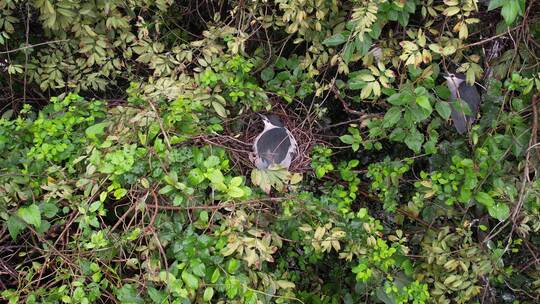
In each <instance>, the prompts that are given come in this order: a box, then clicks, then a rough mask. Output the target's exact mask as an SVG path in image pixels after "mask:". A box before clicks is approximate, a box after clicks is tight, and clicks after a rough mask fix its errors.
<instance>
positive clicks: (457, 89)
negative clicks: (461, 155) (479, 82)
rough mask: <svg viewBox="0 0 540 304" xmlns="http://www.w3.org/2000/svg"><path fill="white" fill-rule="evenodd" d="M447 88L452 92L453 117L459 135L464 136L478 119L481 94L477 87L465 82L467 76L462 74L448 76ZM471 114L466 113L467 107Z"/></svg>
mask: <svg viewBox="0 0 540 304" xmlns="http://www.w3.org/2000/svg"><path fill="white" fill-rule="evenodd" d="M444 78H445V79H446V86H447V87H448V89H449V90H450V102H451V105H450V106H451V109H452V112H451V117H452V121H453V122H454V126H455V127H456V130H457V131H458V133H460V134H463V133H465V132H467V130H469V128H470V126H471V125H472V123H473V122H474V120H475V119H476V114H477V113H478V109H479V107H480V100H481V99H480V93H479V92H478V90H477V89H476V87H474V86H471V85H468V84H467V83H466V81H465V75H463V74H461V73H456V74H452V73H449V74H446V75H444ZM464 103H465V104H466V105H467V107H468V108H469V109H470V113H466V112H468V111H466V110H465V109H466V107H465V104H464Z"/></svg>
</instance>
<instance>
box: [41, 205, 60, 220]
mask: <svg viewBox="0 0 540 304" xmlns="http://www.w3.org/2000/svg"><path fill="white" fill-rule="evenodd" d="M39 209H40V210H41V213H42V215H43V217H45V218H51V217H53V216H55V215H56V213H58V207H57V206H56V205H55V204H53V203H42V204H41V205H40V206H39Z"/></svg>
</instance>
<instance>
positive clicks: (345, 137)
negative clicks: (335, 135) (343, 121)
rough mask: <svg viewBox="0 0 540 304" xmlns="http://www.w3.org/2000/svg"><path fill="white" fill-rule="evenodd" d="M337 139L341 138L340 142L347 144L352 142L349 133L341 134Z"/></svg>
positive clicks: (352, 139)
mask: <svg viewBox="0 0 540 304" xmlns="http://www.w3.org/2000/svg"><path fill="white" fill-rule="evenodd" d="M339 140H341V142H343V143H344V144H347V145H351V144H352V143H353V142H354V138H353V137H352V135H349V134H346V135H341V136H340V137H339Z"/></svg>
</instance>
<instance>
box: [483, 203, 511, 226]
mask: <svg viewBox="0 0 540 304" xmlns="http://www.w3.org/2000/svg"><path fill="white" fill-rule="evenodd" d="M488 212H489V215H491V216H492V217H494V218H496V219H498V220H499V221H501V222H502V221H504V220H506V219H507V218H508V217H509V216H510V208H509V207H508V205H506V204H504V203H496V204H495V205H493V206H491V207H489V208H488Z"/></svg>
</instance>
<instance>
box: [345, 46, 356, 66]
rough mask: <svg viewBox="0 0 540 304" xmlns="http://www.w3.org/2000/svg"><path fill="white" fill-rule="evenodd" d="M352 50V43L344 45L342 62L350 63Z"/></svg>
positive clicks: (353, 47)
mask: <svg viewBox="0 0 540 304" xmlns="http://www.w3.org/2000/svg"><path fill="white" fill-rule="evenodd" d="M354 49H355V45H354V43H348V44H347V45H345V49H344V50H343V61H344V62H345V63H349V61H351V58H352V56H353V55H354Z"/></svg>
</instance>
